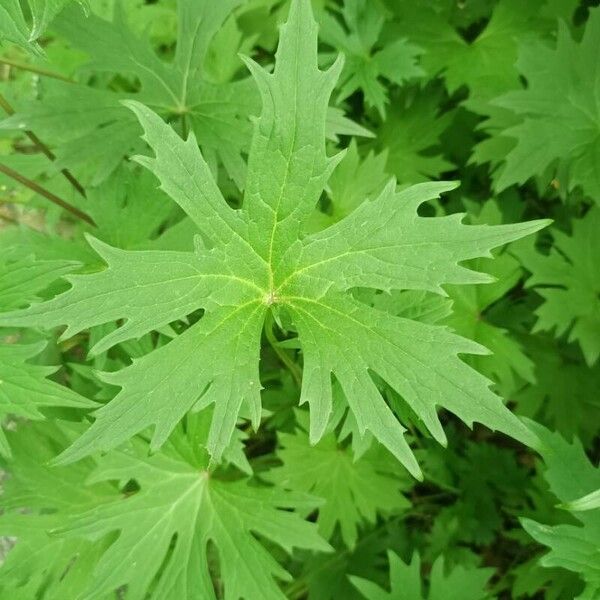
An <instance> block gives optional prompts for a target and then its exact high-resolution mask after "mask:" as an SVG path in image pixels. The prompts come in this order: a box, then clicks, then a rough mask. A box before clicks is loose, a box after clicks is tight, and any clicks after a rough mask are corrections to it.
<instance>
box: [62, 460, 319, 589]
mask: <svg viewBox="0 0 600 600" xmlns="http://www.w3.org/2000/svg"><path fill="white" fill-rule="evenodd" d="M143 454H144V451H143V449H142V451H141V452H139V453H136V452H134V451H129V452H124V453H119V452H117V453H113V454H109V455H108V456H106V457H105V458H104V459H103V461H102V463H101V464H100V467H99V468H98V469H97V470H96V471H95V472H94V473H93V474H92V475H91V477H90V482H93V483H97V482H101V481H105V480H112V479H117V480H121V481H123V480H126V479H127V478H129V477H133V478H135V480H136V481H137V482H138V484H139V485H140V487H141V490H140V491H139V492H137V493H134V494H133V495H130V496H121V497H117V498H115V499H114V500H113V501H112V502H107V503H104V504H102V505H101V506H97V507H94V508H92V509H90V510H89V511H86V512H82V513H80V514H75V515H73V516H72V517H71V518H70V519H69V523H68V524H67V525H66V526H64V527H61V528H60V529H59V530H57V531H56V532H55V533H56V534H57V535H61V536H64V535H66V536H67V537H69V536H73V537H76V538H80V537H84V538H87V539H90V540H96V539H101V538H103V537H104V536H106V535H107V534H109V533H111V532H116V531H118V532H119V536H118V538H117V539H116V540H115V541H114V542H113V543H112V544H111V545H110V546H109V547H108V548H107V550H106V552H105V553H104V554H103V555H102V557H101V558H100V560H99V562H98V565H97V566H96V568H95V569H94V574H93V576H92V578H91V580H90V581H89V582H88V593H87V595H86V596H85V597H86V598H89V599H90V600H91V599H93V598H94V599H95V598H101V597H103V595H104V594H105V593H109V592H111V591H113V590H115V589H117V588H119V587H121V586H122V585H127V596H128V598H132V599H142V598H146V597H147V596H146V594H147V593H148V592H149V590H150V589H151V597H152V598H156V599H157V600H158V599H159V598H190V599H191V598H197V599H198V600H200V599H202V600H204V599H207V600H208V599H211V598H213V599H214V598H217V595H216V593H215V591H214V588H213V581H212V574H211V572H210V570H209V566H210V563H211V562H212V561H213V559H214V557H213V556H212V554H211V544H214V546H215V547H216V550H217V556H218V565H219V571H220V579H221V581H222V586H223V587H224V593H223V596H222V597H224V598H226V599H227V600H238V598H246V597H248V598H265V599H271V598H272V599H276V598H277V599H279V598H281V599H283V598H285V596H284V595H283V594H282V593H281V591H280V590H279V588H278V586H277V585H276V583H275V581H274V578H276V579H279V580H288V579H289V575H288V573H287V572H286V571H285V570H284V569H283V568H282V567H281V566H280V565H279V564H278V563H277V561H276V560H275V559H274V558H273V557H272V556H271V555H270V553H269V552H268V551H267V550H265V548H264V547H263V546H262V544H261V543H260V542H259V541H257V539H256V538H255V537H254V535H253V534H258V535H259V536H261V537H263V538H266V539H268V540H270V541H272V542H274V543H275V544H277V545H278V546H280V547H281V548H283V549H284V550H286V551H287V552H291V551H292V549H293V548H305V549H310V550H320V551H327V550H328V548H329V547H328V545H327V544H326V543H325V542H324V541H323V540H322V539H321V538H320V537H319V536H318V534H317V532H316V526H315V525H313V524H311V523H308V522H305V521H302V520H301V519H300V518H299V517H298V515H297V514H294V512H291V511H292V509H299V508H302V509H306V508H309V507H314V501H313V500H312V499H311V498H310V497H309V496H306V495H302V494H293V493H288V492H284V491H281V490H277V489H273V488H264V487H262V488H261V487H256V486H252V485H250V484H249V483H248V482H247V481H245V480H240V481H219V480H218V479H216V478H213V477H212V475H211V473H209V472H208V471H206V470H200V471H199V470H198V469H197V468H194V467H192V466H191V465H188V464H186V463H184V462H182V461H181V460H177V459H176V458H174V457H170V456H167V455H156V456H154V457H153V458H150V459H148V458H144V457H142V455H143ZM124 556H127V557H128V560H126V561H124V560H123V557H124ZM142 564H143V565H144V568H143V569H140V568H139V566H138V565H142Z"/></svg>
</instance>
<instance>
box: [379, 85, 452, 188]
mask: <svg viewBox="0 0 600 600" xmlns="http://www.w3.org/2000/svg"><path fill="white" fill-rule="evenodd" d="M441 102H442V92H441V89H440V88H439V87H437V86H435V85H430V86H428V87H426V88H423V89H421V90H409V91H407V92H404V93H400V94H398V95H397V96H394V97H392V101H391V106H390V109H389V111H388V115H387V118H386V119H385V121H383V122H382V123H381V126H380V127H379V129H378V136H377V140H376V142H375V146H376V147H377V148H378V149H379V150H381V151H383V152H386V154H387V157H388V159H387V163H386V170H387V172H389V173H392V174H393V175H395V176H396V178H397V179H398V183H399V184H401V185H408V184H413V183H419V182H421V181H427V180H430V179H437V178H438V177H439V176H440V175H441V174H442V173H443V172H444V171H449V170H451V169H452V168H453V165H452V163H451V162H449V161H448V160H447V159H446V158H445V157H443V156H442V155H441V153H440V135H441V134H442V133H443V132H444V131H445V130H446V129H447V128H448V126H449V124H450V121H451V119H452V112H444V113H442V112H441V109H440V104H441Z"/></svg>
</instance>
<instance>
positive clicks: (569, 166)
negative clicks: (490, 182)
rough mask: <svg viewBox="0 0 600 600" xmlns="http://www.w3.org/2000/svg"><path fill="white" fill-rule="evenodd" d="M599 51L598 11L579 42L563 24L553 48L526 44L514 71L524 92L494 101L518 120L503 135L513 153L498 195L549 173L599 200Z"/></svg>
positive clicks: (500, 178) (500, 179)
mask: <svg viewBox="0 0 600 600" xmlns="http://www.w3.org/2000/svg"><path fill="white" fill-rule="evenodd" d="M599 47H600V11H598V10H593V11H591V13H590V18H589V20H588V22H587V24H586V28H585V33H584V35H583V38H582V40H581V42H577V41H575V40H573V39H572V37H571V34H570V32H569V30H568V28H567V26H566V25H565V24H564V23H563V24H561V26H560V27H559V32H558V40H557V42H556V48H555V49H551V48H549V47H548V46H547V45H545V44H543V43H541V42H539V41H538V42H534V43H531V44H527V45H524V47H523V49H522V52H521V55H520V57H519V62H518V67H519V70H520V72H521V73H522V75H523V76H524V77H525V78H526V80H527V88H526V89H523V90H519V91H514V92H511V93H509V94H506V95H504V96H502V97H500V98H499V99H497V100H496V101H495V103H496V104H498V105H499V106H501V107H503V108H506V109H509V110H511V111H512V112H513V113H514V114H515V115H517V116H518V117H519V118H520V122H519V123H518V124H515V125H514V126H512V127H510V128H508V129H506V130H505V131H504V132H502V134H501V135H502V136H503V137H507V138H510V139H511V140H512V141H513V148H512V149H511V150H510V152H509V153H508V155H507V156H506V162H505V163H504V164H503V165H502V166H501V170H500V172H499V175H498V178H497V181H496V187H497V189H498V190H502V189H504V188H506V187H508V186H509V185H513V184H516V183H519V184H522V183H524V182H525V181H526V180H527V179H529V178H530V177H534V176H538V175H544V174H545V171H546V169H552V172H551V173H550V175H549V176H548V177H547V179H548V180H550V179H552V178H554V179H555V181H556V184H557V185H559V186H561V187H562V188H565V189H566V190H572V189H574V188H576V187H581V189H582V190H583V192H584V193H585V194H586V195H587V196H589V197H590V198H592V199H593V200H595V201H597V199H598V198H599V197H600V178H599V176H598V173H600V168H599V167H600V159H599V156H600V145H599V144H600V142H599V140H600V128H599V125H598V123H599V120H598V116H599V115H600V103H599V100H598V97H599V94H598V90H599V89H600V75H598V48H599ZM557 81H560V82H561V84H560V86H557V85H556V82H557ZM557 132H560V133H559V134H558V135H557Z"/></svg>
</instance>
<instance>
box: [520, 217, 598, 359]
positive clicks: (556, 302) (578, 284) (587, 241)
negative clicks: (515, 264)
mask: <svg viewBox="0 0 600 600" xmlns="http://www.w3.org/2000/svg"><path fill="white" fill-rule="evenodd" d="M599 229H600V208H597V207H595V208H593V209H592V210H590V212H589V213H588V214H587V215H585V216H584V217H583V218H582V219H576V220H574V221H573V232H572V235H567V234H566V233H564V232H562V231H560V230H559V229H553V230H552V235H553V237H554V246H553V247H552V249H551V250H550V253H549V254H548V255H544V254H541V253H540V252H536V250H535V249H534V248H533V246H532V245H529V246H526V247H525V248H523V249H522V250H521V251H519V253H518V254H519V257H520V258H521V260H522V262H523V265H524V266H525V268H527V269H528V270H529V271H531V277H530V278H529V279H528V280H527V285H528V286H529V287H535V290H536V291H537V293H538V294H540V296H542V298H543V299H544V302H543V303H542V305H541V306H540V307H539V308H538V309H537V310H536V315H537V317H538V320H537V323H536V324H535V329H534V331H552V330H554V331H555V332H556V335H557V336H562V335H564V334H565V333H568V339H569V341H577V342H579V344H580V346H581V349H582V350H583V354H584V356H585V359H586V361H587V363H588V365H589V366H592V365H593V364H594V363H595V362H596V361H597V360H598V356H600V295H599V293H598V291H599V290H600V274H599V272H598V262H599V261H600V240H599V238H598V231H599Z"/></svg>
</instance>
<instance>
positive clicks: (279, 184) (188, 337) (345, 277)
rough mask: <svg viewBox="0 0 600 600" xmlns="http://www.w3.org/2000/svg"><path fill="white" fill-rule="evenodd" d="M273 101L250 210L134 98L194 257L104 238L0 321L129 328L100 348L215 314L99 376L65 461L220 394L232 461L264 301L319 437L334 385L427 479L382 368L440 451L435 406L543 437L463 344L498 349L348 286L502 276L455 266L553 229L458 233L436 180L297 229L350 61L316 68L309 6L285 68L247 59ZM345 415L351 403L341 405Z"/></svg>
mask: <svg viewBox="0 0 600 600" xmlns="http://www.w3.org/2000/svg"><path fill="white" fill-rule="evenodd" d="M248 65H249V67H250V69H251V71H252V73H253V74H254V77H255V79H256V82H257V84H258V87H259V89H260V93H261V96H262V100H263V110H262V113H261V116H260V118H259V119H258V120H257V122H256V125H255V130H254V137H253V140H252V146H251V150H250V156H249V165H248V176H247V180H246V187H245V196H244V201H243V206H242V208H241V209H240V210H234V209H232V208H230V207H229V206H228V205H227V203H226V202H225V200H224V197H223V195H222V194H221V192H220V190H219V188H218V187H217V185H216V183H215V181H214V179H213V177H212V175H211V172H210V169H209V167H208V165H207V163H206V161H205V160H204V159H203V157H202V155H201V153H200V150H199V149H198V145H197V143H196V140H195V138H194V136H193V135H190V136H189V138H188V139H187V141H183V140H182V139H181V138H179V136H178V135H177V134H176V133H175V131H174V130H173V129H172V128H171V127H169V126H168V125H166V124H165V123H164V122H163V121H162V120H161V119H160V117H159V116H157V115H156V114H155V113H154V112H152V110H150V109H149V108H147V107H145V106H143V105H141V104H138V103H130V104H129V106H130V107H131V108H132V109H133V110H134V112H135V113H136V114H137V116H138V118H139V119H140V122H141V123H142V126H143V128H144V131H145V139H146V141H147V142H148V143H149V144H150V146H151V147H152V148H153V150H154V153H155V157H153V158H148V157H141V158H139V159H138V160H139V162H141V163H142V164H144V165H145V166H146V167H148V168H149V169H150V170H152V171H153V172H154V173H155V175H156V176H157V177H158V179H159V180H160V182H161V185H162V187H163V189H164V190H165V191H166V192H167V193H168V194H169V195H170V196H171V197H172V198H173V199H174V200H175V201H176V202H177V203H178V204H179V205H180V206H181V207H182V208H183V210H185V211H186V212H187V214H188V215H189V216H190V218H191V219H192V220H193V221H194V222H195V223H196V225H197V227H198V230H199V232H200V233H201V234H202V238H201V239H202V241H200V239H199V240H198V243H197V246H196V250H195V252H161V251H145V252H129V251H122V250H117V249H115V248H112V247H109V246H106V245H104V244H102V243H99V242H97V241H93V240H92V241H91V243H92V244H93V246H94V247H95V248H96V250H97V251H98V252H99V254H100V255H101V256H102V258H103V259H104V261H105V262H106V263H107V268H106V269H105V270H103V271H100V272H98V273H95V274H91V275H84V276H73V277H70V278H69V280H70V281H71V283H72V284H73V287H72V289H70V290H69V291H68V292H66V293H65V294H63V295H60V296H58V297H56V298H55V299H54V300H52V301H50V302H48V303H45V304H41V305H32V306H31V307H30V308H29V309H26V310H24V311H21V312H16V313H14V312H13V313H9V314H6V315H4V316H3V317H2V318H1V319H0V323H10V324H13V325H32V324H43V325H44V326H46V327H52V326H55V325H59V324H67V330H66V332H65V335H66V336H69V335H73V334H75V333H77V332H78V331H81V330H83V329H85V328H87V327H91V326H94V325H98V324H101V323H106V322H111V321H115V320H120V319H122V320H123V324H122V326H121V327H120V328H118V329H116V330H114V331H113V332H112V333H110V334H109V335H108V336H107V337H105V338H104V339H102V340H100V341H99V342H98V344H96V346H95V348H94V351H95V352H101V351H103V350H106V349H107V348H109V347H110V346H112V345H114V344H116V343H119V342H121V341H123V340H126V339H129V338H134V337H140V336H142V335H143V334H145V333H147V332H149V331H152V330H155V329H157V328H160V327H161V326H164V325H166V324H167V323H169V322H172V321H174V320H177V319H183V318H185V317H186V315H188V314H190V313H191V312H193V311H195V310H196V309H203V310H204V313H203V316H202V318H201V319H200V320H199V321H197V322H196V323H194V324H193V325H191V326H190V327H189V328H188V329H187V330H186V331H185V332H184V333H182V334H181V335H179V336H178V337H176V338H175V339H174V340H173V341H171V342H170V343H168V344H167V345H165V346H163V347H161V348H159V349H156V350H154V351H153V352H151V353H149V354H147V355H145V356H143V357H142V358H139V359H136V360H134V362H133V364H132V365H131V366H129V367H127V368H125V369H123V370H121V371H118V372H115V373H111V374H110V375H109V374H106V375H105V376H104V378H105V379H106V380H107V381H109V382H111V383H114V384H115V385H117V386H119V387H120V388H121V391H120V392H119V393H118V394H117V396H116V397H115V398H114V399H113V400H112V401H111V402H109V403H108V404H107V405H106V406H104V407H102V408H101V409H100V410H99V411H98V412H97V413H96V420H95V422H94V423H93V425H92V426H91V427H90V428H89V430H88V431H87V432H86V433H84V435H83V436H81V437H80V438H79V439H78V440H77V441H76V442H75V444H74V445H73V446H72V447H71V448H70V449H69V450H67V452H66V453H65V454H64V455H63V456H62V460H63V461H73V460H77V459H78V458H81V457H83V456H85V455H87V454H90V453H92V452H95V451H98V450H102V449H107V448H111V447H114V446H117V445H118V444H120V443H122V442H124V441H125V440H127V439H128V438H129V437H131V436H132V435H134V434H135V433H137V432H139V431H142V430H144V429H146V428H148V427H150V426H153V427H154V432H153V434H152V442H151V446H152V448H153V449H156V448H157V447H159V446H160V445H161V444H162V443H163V442H164V441H165V440H166V439H167V437H168V436H169V434H170V433H171V431H172V430H173V428H174V427H175V426H176V424H177V423H178V421H179V420H180V419H181V418H182V416H183V415H184V414H185V413H186V412H187V411H188V410H190V409H191V408H195V409H199V408H202V407H204V406H207V405H210V404H214V416H213V421H212V426H211V430H210V433H209V436H208V448H209V450H210V452H211V454H212V455H213V459H214V460H215V461H216V460H219V459H220V458H221V456H222V454H223V451H224V449H225V448H226V447H227V445H228V443H229V440H230V439H231V436H232V433H233V431H234V428H235V425H236V421H237V419H238V416H239V414H240V411H242V410H243V412H244V414H245V415H249V416H250V418H251V421H252V423H253V424H254V426H257V425H258V423H259V422H260V388H261V385H260V380H259V369H258V363H259V350H260V337H261V331H262V327H263V322H264V319H265V317H266V315H267V313H268V312H269V311H277V312H285V313H286V314H287V316H288V317H289V319H290V320H291V322H292V323H293V326H294V327H295V330H296V331H297V333H298V339H299V344H300V346H301V350H302V355H303V359H304V370H303V381H302V393H301V398H300V401H301V402H302V403H304V402H308V403H309V405H310V409H311V421H310V431H309V435H310V440H311V442H312V443H314V442H316V441H318V440H319V438H320V437H321V436H322V434H323V432H324V431H325V429H326V427H327V424H328V421H329V417H330V415H331V413H332V405H333V400H332V391H331V385H332V377H335V379H336V380H337V381H338V382H339V384H340V386H341V389H342V390H343V397H342V398H341V399H337V400H336V402H342V403H345V402H347V405H348V407H349V410H350V412H351V413H352V415H353V418H354V419H355V421H356V423H357V427H358V431H359V432H360V434H361V435H362V434H364V433H365V432H366V431H370V432H371V433H372V434H373V435H374V436H375V437H376V438H377V439H378V440H379V441H380V442H381V443H382V444H383V445H385V446H386V447H387V448H388V449H389V450H390V451H391V452H392V453H393V454H394V455H395V456H396V457H397V458H398V459H399V460H400V461H402V462H403V463H404V464H405V465H406V467H407V468H408V469H409V470H410V471H411V472H412V473H413V474H415V475H417V476H418V475H419V473H420V471H419V467H418V465H417V462H416V460H415V458H414V456H413V454H412V451H411V449H410V448H409V446H408V444H407V442H406V440H405V438H404V436H403V433H404V431H405V429H404V427H403V426H402V425H401V423H400V422H399V421H398V419H397V418H396V417H395V416H394V414H393V412H392V410H391V409H390V407H389V406H388V405H387V404H386V402H385V401H384V399H383V398H382V396H381V395H380V393H379V391H378V389H377V387H376V385H375V383H374V381H373V378H372V374H373V373H374V374H377V376H379V377H380V378H381V379H383V380H385V381H386V382H387V384H389V385H390V386H391V387H392V388H394V389H395V390H396V391H397V392H398V393H399V394H400V395H401V396H402V398H403V399H404V401H405V402H406V403H407V404H408V405H409V406H410V407H411V408H412V410H413V411H414V413H415V414H416V415H417V416H418V418H419V419H421V421H422V423H423V425H424V427H425V428H427V429H428V430H429V431H430V432H431V434H432V435H433V437H434V438H435V439H436V440H438V441H439V442H441V443H444V442H445V435H444V431H443V429H442V425H441V422H440V420H439V418H438V416H437V413H436V408H437V407H438V406H440V407H444V408H446V409H448V410H450V411H451V412H453V413H454V414H456V415H457V416H458V417H459V418H461V419H462V420H463V421H465V422H466V423H468V424H469V425H471V424H472V423H473V422H474V421H479V422H482V423H484V424H486V425H487V426H489V427H491V428H494V429H498V430H501V431H504V432H506V433H508V434H509V435H512V436H514V437H516V438H517V439H519V440H521V441H523V442H526V443H532V444H535V443H536V440H535V437H534V436H532V434H531V433H530V432H529V430H528V429H527V428H526V427H525V426H524V425H523V424H522V423H521V422H520V421H519V420H518V419H517V418H516V417H514V416H513V415H512V414H511V413H510V411H508V410H507V409H506V408H505V407H504V405H503V404H502V400H501V399H500V398H499V397H498V396H496V395H495V394H494V393H492V392H491V391H490V389H489V381H488V380H487V379H485V378H484V377H483V376H481V375H479V374H478V373H477V372H475V371H474V370H472V369H471V368H470V367H468V366H467V365H466V364H465V363H464V362H463V361H462V360H461V359H460V358H459V354H463V353H481V352H484V351H485V350H484V349H483V348H482V347H481V346H479V345H477V344H476V343H473V342H471V341H468V340H465V339H462V338H460V337H458V336H456V335H454V334H452V333H451V332H449V331H448V330H447V329H445V328H443V327H439V326H436V325H431V324H427V323H422V322H418V321H413V320H410V319H406V318H400V317H394V316H393V315H390V314H388V313H386V312H384V311H381V310H378V309H376V308H373V307H370V306H368V305H366V304H364V303H361V302H359V301H358V300H356V299H355V298H354V296H353V295H352V294H351V293H349V292H350V290H352V288H356V287H363V288H372V289H380V290H386V291H387V290H393V289H411V290H428V291H431V292H437V293H441V292H443V288H442V286H443V285H445V284H461V283H469V284H472V283H478V282H481V283H483V282H486V281H489V277H488V276H486V275H483V274H480V273H477V272H474V271H471V270H469V269H467V268H465V267H463V266H460V264H459V263H460V262H462V261H464V260H469V259H473V258H476V257H479V256H489V253H490V249H491V248H494V247H496V246H499V245H501V244H505V243H507V242H510V241H512V240H515V239H518V238H520V237H523V236H525V235H527V234H530V233H532V232H534V231H537V230H538V229H540V228H541V227H543V226H544V225H545V224H546V222H542V221H536V222H531V223H522V224H516V225H499V226H483V225H472V226H468V225H463V224H462V223H461V220H462V215H450V216H447V217H442V218H425V217H421V216H419V215H418V214H417V209H418V207H419V206H420V205H421V204H422V203H423V202H426V201H427V200H431V199H434V198H436V197H437V196H438V195H439V194H440V193H443V192H445V191H448V190H450V189H453V188H455V187H456V185H455V184H454V183H425V184H421V185H418V186H415V187H412V188H409V189H406V190H404V191H401V192H396V190H395V184H394V182H391V183H390V184H389V185H388V186H387V187H386V188H385V189H384V190H383V192H381V193H380V194H379V196H378V197H377V198H375V199H374V200H372V201H368V202H365V203H363V204H361V205H360V206H359V207H358V208H357V209H356V210H354V211H353V212H352V213H351V214H350V215H349V216H348V217H346V218H345V219H342V220H341V221H340V222H338V223H337V224H335V225H333V226H331V227H329V228H327V229H325V230H324V231H322V232H318V233H315V234H311V235H307V236H305V237H304V236H302V232H303V231H304V230H305V222H306V221H307V219H309V218H310V216H311V215H312V213H313V211H314V207H315V205H316V203H317V201H318V199H319V197H320V195H321V192H322V190H323V188H324V186H325V184H326V182H327V180H328V178H329V176H330V174H331V172H332V171H333V169H334V168H335V165H336V163H337V162H338V161H339V159H340V156H339V155H338V156H337V157H334V158H329V157H327V155H326V152H325V127H326V114H327V105H328V100H329V96H330V93H331V91H332V89H333V87H334V85H335V82H336V79H337V76H338V74H339V72H340V70H341V67H342V63H341V61H339V60H338V61H337V62H336V63H335V64H334V65H333V66H332V67H331V68H330V69H329V70H327V71H321V70H319V68H318V66H317V27H316V24H315V22H314V20H313V18H312V15H311V11H310V4H309V2H308V0H296V1H295V2H293V4H292V8H291V11H290V17H289V21H288V23H287V24H286V25H285V27H284V28H283V30H282V34H281V41H280V44H279V48H278V51H277V61H276V67H275V70H274V72H273V73H269V72H267V71H265V70H263V69H261V68H260V67H259V66H258V65H256V64H255V63H254V62H252V61H250V60H248ZM342 408H343V407H342Z"/></svg>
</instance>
